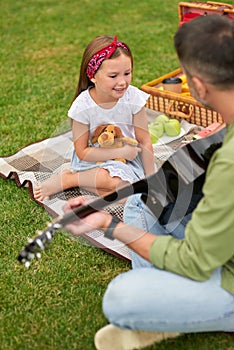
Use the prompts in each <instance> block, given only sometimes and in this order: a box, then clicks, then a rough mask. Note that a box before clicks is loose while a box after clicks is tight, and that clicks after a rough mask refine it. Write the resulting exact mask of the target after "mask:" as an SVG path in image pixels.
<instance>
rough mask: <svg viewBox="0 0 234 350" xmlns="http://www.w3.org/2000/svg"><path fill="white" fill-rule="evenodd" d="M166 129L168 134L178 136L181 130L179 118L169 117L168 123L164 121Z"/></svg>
mask: <svg viewBox="0 0 234 350" xmlns="http://www.w3.org/2000/svg"><path fill="white" fill-rule="evenodd" d="M164 129H165V133H166V134H167V136H178V135H179V134H180V131H181V126H180V122H179V120H177V119H169V120H168V121H167V122H166V123H164Z"/></svg>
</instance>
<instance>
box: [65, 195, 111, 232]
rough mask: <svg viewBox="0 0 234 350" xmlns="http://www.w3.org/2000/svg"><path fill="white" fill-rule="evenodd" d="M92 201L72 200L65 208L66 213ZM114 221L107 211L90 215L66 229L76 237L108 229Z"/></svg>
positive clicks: (78, 198)
mask: <svg viewBox="0 0 234 350" xmlns="http://www.w3.org/2000/svg"><path fill="white" fill-rule="evenodd" d="M90 202H92V201H90V200H87V199H86V200H85V199H84V198H82V197H76V198H71V199H69V200H68V201H67V203H66V204H65V205H64V207H63V211H64V212H65V213H67V212H69V211H71V210H74V209H75V208H77V207H79V206H81V205H86V204H89V203H90ZM111 220H112V216H111V215H110V214H109V213H107V212H105V211H98V212H96V213H93V214H90V215H88V216H86V217H85V218H82V219H78V220H77V221H74V222H73V223H71V224H68V225H66V228H67V229H68V230H69V231H70V232H71V233H72V234H73V235H74V236H78V235H82V234H84V233H87V232H90V231H93V230H95V229H102V228H107V227H108V225H109V224H110V222H111Z"/></svg>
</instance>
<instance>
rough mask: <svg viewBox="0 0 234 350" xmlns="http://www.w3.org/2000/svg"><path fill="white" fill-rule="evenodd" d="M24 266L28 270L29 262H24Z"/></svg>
mask: <svg viewBox="0 0 234 350" xmlns="http://www.w3.org/2000/svg"><path fill="white" fill-rule="evenodd" d="M24 266H25V267H26V269H28V268H29V266H30V262H29V261H26V262H25V263H24Z"/></svg>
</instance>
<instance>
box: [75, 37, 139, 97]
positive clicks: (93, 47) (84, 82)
mask: <svg viewBox="0 0 234 350" xmlns="http://www.w3.org/2000/svg"><path fill="white" fill-rule="evenodd" d="M113 40H114V37H112V36H107V35H102V36H97V37H96V38H95V39H93V40H92V41H91V42H90V43H89V44H88V46H87V47H86V49H85V51H84V53H83V57H82V61H81V66H80V76H79V80H78V85H77V88H76V92H75V96H74V98H73V100H72V102H73V101H74V100H75V99H76V97H77V96H78V95H79V94H80V93H81V92H82V91H84V90H87V89H88V87H89V86H94V84H93V83H92V82H91V81H90V80H89V78H88V77H87V74H86V71H87V66H88V63H89V61H90V59H91V58H92V57H93V55H94V54H95V53H96V52H98V51H99V50H101V49H102V48H103V47H105V46H107V45H108V44H111V43H112V42H113ZM123 44H124V45H125V46H126V47H127V49H128V50H125V49H123V48H121V47H117V48H116V50H115V52H114V53H113V55H112V56H111V58H110V59H112V58H116V57H118V56H119V55H120V54H121V53H123V54H124V55H126V56H128V57H130V59H131V64H132V67H133V56H132V53H131V50H130V49H129V47H128V45H126V44H125V43H123Z"/></svg>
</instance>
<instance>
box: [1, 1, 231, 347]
mask: <svg viewBox="0 0 234 350" xmlns="http://www.w3.org/2000/svg"><path fill="white" fill-rule="evenodd" d="M178 2H179V1H176V0H165V1H161V0H147V1H140V0H133V1H128V0H127V1H124V0H117V1H114V2H111V1H107V0H96V1H95V2H94V1H91V0H84V1H81V0H77V1H74V0H73V1H72V0H63V1H59V0H58V1H56V0H35V1H32V0H31V1H29V0H24V1H20V0H7V1H3V0H0V4H1V16H2V18H1V23H0V26H1V41H0V50H1V51H0V60H1V64H0V73H1V83H0V84H1V94H0V111H1V127H0V150H1V156H6V155H10V154H13V153H14V152H16V151H17V150H18V149H19V148H22V147H24V146H25V145H26V144H30V143H32V142H35V141H38V140H41V139H43V138H47V137H51V136H52V135H55V134H57V133H58V132H59V131H61V130H64V129H66V128H67V127H68V125H69V124H68V122H67V119H68V118H67V110H68V108H69V104H70V102H71V99H72V97H73V94H74V91H75V87H76V83H77V79H78V72H79V64H80V59H81V56H82V53H83V50H84V48H85V46H86V45H87V43H88V42H89V41H90V40H91V39H93V37H95V36H96V35H100V34H111V35H114V34H118V36H119V39H121V40H123V41H126V42H127V43H128V44H129V46H130V47H131V48H132V51H133V53H134V59H135V61H134V77H133V84H134V85H136V86H141V85H142V84H143V83H146V82H148V81H150V80H153V79H155V78H157V77H159V76H160V75H162V74H165V73H167V72H169V71H171V70H173V69H175V68H177V67H178V60H177V58H176V55H175V52H174V49H173V34H174V32H175V30H176V28H177V25H178V11H177V6H178ZM227 2H229V3H232V1H231V0H230V1H227ZM0 193H1V203H2V205H1V215H0V220H1V234H0V251H1V264H0V273H1V283H0V349H1V350H25V349H26V350H32V349H36V350H52V349H53V350H55V349H60V350H67V349H69V350H72V349H79V350H80V349H82V350H83V349H85V350H89V349H90V350H91V349H94V346H93V336H94V333H95V332H96V330H97V329H99V328H100V327H102V326H103V325H105V324H106V322H107V321H106V319H105V317H104V315H103V314H102V307H101V303H102V296H103V294H104V291H105V289H106V286H107V284H108V283H109V281H111V280H112V279H113V277H114V276H116V275H117V274H119V273H120V272H122V271H125V270H128V269H129V264H128V263H126V262H124V261H122V260H120V259H117V258H116V257H113V256H111V255H109V254H107V253H105V252H103V251H102V250H100V249H97V248H94V247H92V246H90V245H88V244H84V242H83V241H81V240H73V239H71V238H70V237H69V236H68V235H67V234H65V232H62V233H61V234H59V235H58V236H57V237H56V239H55V241H54V243H53V245H52V247H51V249H50V250H48V251H47V252H45V253H44V254H43V258H42V259H41V260H40V261H35V262H34V263H33V264H32V265H31V267H30V269H28V270H25V269H24V268H23V267H22V266H21V265H19V264H18V263H17V260H16V257H17V255H18V253H19V251H20V250H21V248H22V247H23V246H24V245H25V243H26V241H27V237H31V236H33V235H34V233H35V231H36V230H37V229H42V228H44V226H45V223H46V222H47V221H49V220H51V217H50V216H49V215H48V213H46V212H45V210H44V209H43V208H41V207H40V206H38V205H37V204H36V203H35V202H33V201H32V200H30V199H29V194H28V191H27V189H24V188H22V189H20V188H17V186H16V184H15V182H13V181H11V180H3V179H0ZM148 349H155V350H156V349H157V350H164V349H167V350H179V349H180V350H193V349H194V350H197V349H199V350H231V349H234V340H232V339H231V338H230V337H229V336H227V335H224V334H189V335H186V336H183V337H181V338H180V339H176V340H171V341H167V342H163V343H161V344H159V345H155V346H153V347H150V348H148Z"/></svg>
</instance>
